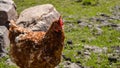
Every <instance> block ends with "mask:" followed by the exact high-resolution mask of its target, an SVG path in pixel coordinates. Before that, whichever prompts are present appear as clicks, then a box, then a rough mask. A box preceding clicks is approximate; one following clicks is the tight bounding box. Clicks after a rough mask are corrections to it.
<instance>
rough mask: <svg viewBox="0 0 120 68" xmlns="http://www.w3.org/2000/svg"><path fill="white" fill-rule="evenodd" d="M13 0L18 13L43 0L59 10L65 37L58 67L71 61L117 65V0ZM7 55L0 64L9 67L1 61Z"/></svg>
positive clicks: (94, 66) (106, 67)
mask: <svg viewBox="0 0 120 68" xmlns="http://www.w3.org/2000/svg"><path fill="white" fill-rule="evenodd" d="M14 1H15V3H16V5H17V11H18V13H20V12H21V11H22V10H24V9H26V8H28V7H31V6H35V5H39V4H46V3H51V4H53V5H54V6H55V8H56V9H57V10H58V11H59V12H60V13H61V15H62V17H63V19H64V31H65V36H66V39H65V48H64V51H63V60H62V62H61V63H60V65H59V66H58V67H60V68H65V67H67V66H68V67H69V66H70V65H71V64H72V63H75V64H77V65H78V66H79V67H85V68H119V67H120V57H119V56H120V55H119V53H120V15H119V13H120V9H119V8H120V7H119V6H120V5H119V3H120V0H19V1H18V0H14ZM91 46H92V47H91ZM7 58H9V56H8V57H7ZM7 58H3V59H1V60H3V61H1V62H0V68H13V66H8V65H6V63H5V62H4V61H5V60H6V59H7ZM67 63H68V64H69V65H68V64H67Z"/></svg>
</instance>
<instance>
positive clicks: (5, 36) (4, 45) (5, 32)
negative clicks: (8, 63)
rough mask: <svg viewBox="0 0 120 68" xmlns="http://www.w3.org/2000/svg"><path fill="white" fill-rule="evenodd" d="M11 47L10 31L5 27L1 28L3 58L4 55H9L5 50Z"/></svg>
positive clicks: (0, 44) (0, 43)
mask: <svg viewBox="0 0 120 68" xmlns="http://www.w3.org/2000/svg"><path fill="white" fill-rule="evenodd" d="M9 45H10V41H9V39H8V30H7V28H6V27H5V26H0V54H1V56H3V55H4V54H3V53H7V51H6V50H5V48H7V47H8V46H9Z"/></svg>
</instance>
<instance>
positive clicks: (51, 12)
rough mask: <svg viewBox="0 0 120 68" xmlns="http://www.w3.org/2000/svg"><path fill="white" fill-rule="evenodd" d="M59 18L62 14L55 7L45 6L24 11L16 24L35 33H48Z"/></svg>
mask: <svg viewBox="0 0 120 68" xmlns="http://www.w3.org/2000/svg"><path fill="white" fill-rule="evenodd" d="M59 17H60V14H59V12H58V11H57V10H56V9H55V8H54V6H53V5H51V4H44V5H38V6H34V7H30V8H28V9H25V10H24V11H22V12H21V14H20V16H19V19H18V20H17V22H16V23H17V24H18V25H20V26H22V27H25V28H28V29H31V30H33V31H47V29H48V27H49V26H50V25H51V23H52V22H54V21H56V20H58V19H59Z"/></svg>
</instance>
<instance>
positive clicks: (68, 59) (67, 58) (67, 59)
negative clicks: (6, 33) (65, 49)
mask: <svg viewBox="0 0 120 68" xmlns="http://www.w3.org/2000/svg"><path fill="white" fill-rule="evenodd" d="M62 57H63V58H64V59H65V61H71V58H69V57H66V56H65V55H62Z"/></svg>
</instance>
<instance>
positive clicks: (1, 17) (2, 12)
mask: <svg viewBox="0 0 120 68" xmlns="http://www.w3.org/2000/svg"><path fill="white" fill-rule="evenodd" d="M11 19H13V20H16V19H17V12H16V6H15V4H14V2H13V1H12V0H0V26H1V25H4V26H7V27H8V24H9V23H8V21H9V20H11Z"/></svg>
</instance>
